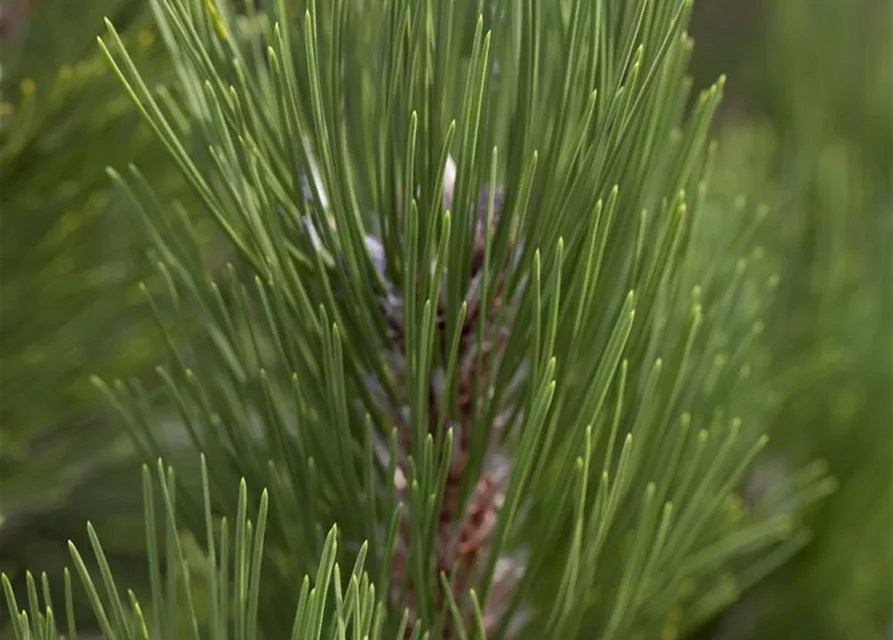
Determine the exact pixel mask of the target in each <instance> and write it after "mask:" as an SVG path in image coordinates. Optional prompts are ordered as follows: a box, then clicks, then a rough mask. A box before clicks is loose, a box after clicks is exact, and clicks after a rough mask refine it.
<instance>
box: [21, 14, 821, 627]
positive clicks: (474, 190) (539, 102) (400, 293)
mask: <svg viewBox="0 0 893 640" xmlns="http://www.w3.org/2000/svg"><path fill="white" fill-rule="evenodd" d="M272 4H274V6H272V7H268V8H267V11H266V12H264V11H259V10H256V9H255V7H253V6H252V4H251V3H247V6H246V7H244V8H243V9H244V10H237V7H236V6H235V5H234V4H233V3H229V2H225V1H221V2H216V3H215V2H211V1H210V0H205V1H203V2H198V0H153V2H152V3H151V6H152V11H153V13H154V17H155V19H156V21H157V25H158V30H159V34H160V36H161V38H162V39H163V40H164V42H165V44H166V45H167V49H168V53H169V56H170V60H171V61H172V64H173V68H174V71H175V74H176V80H175V82H173V83H171V84H170V85H169V86H167V87H165V88H164V89H159V88H158V87H156V86H154V84H153V83H150V82H147V80H146V76H145V74H144V72H143V71H142V70H141V69H140V68H139V67H138V66H137V65H136V64H135V62H134V58H133V56H132V54H131V52H130V50H129V49H130V48H129V47H127V46H126V45H125V44H124V42H123V41H122V39H121V37H120V36H119V34H118V32H117V31H116V29H115V27H114V26H113V24H112V23H111V22H109V23H107V26H108V35H107V36H106V37H105V38H103V39H102V40H101V42H100V46H101V49H102V51H103V52H104V54H105V55H106V57H107V58H108V61H109V62H110V64H111V65H112V68H113V69H114V70H115V72H116V73H117V74H118V76H119V78H120V80H121V82H122V83H123V85H124V87H125V88H126V91H127V93H128V94H129V95H130V98H131V100H132V101H133V103H134V104H135V105H136V107H137V109H138V110H139V112H140V113H141V114H142V116H143V118H144V120H145V122H146V123H148V125H149V126H150V127H151V129H152V130H153V131H154V133H155V134H156V136H157V139H158V141H159V142H160V144H161V145H163V147H164V148H165V149H166V150H167V153H168V156H169V160H167V162H168V163H169V165H171V166H173V167H176V168H177V169H178V170H179V172H180V174H181V176H182V178H183V180H184V182H185V184H186V185H188V187H189V189H190V191H189V193H188V194H182V196H181V197H180V198H175V197H173V196H171V195H170V194H168V193H165V191H164V190H163V189H162V188H161V185H160V184H158V183H157V181H156V180H153V179H152V176H151V175H147V174H145V173H143V169H142V167H137V166H131V167H128V168H126V169H124V168H122V167H119V168H118V169H113V170H111V171H110V175H111V178H112V180H113V182H114V183H115V184H116V185H117V186H118V188H119V189H120V193H121V194H123V197H124V198H125V199H126V202H127V204H128V208H129V209H130V210H131V211H132V212H134V213H136V218H138V219H139V220H140V221H142V222H143V223H144V224H145V229H146V231H147V234H148V236H149V237H150V238H151V242H152V247H153V254H152V257H153V259H154V261H155V264H156V265H157V277H156V278H155V279H153V280H149V281H147V284H146V286H145V288H144V289H145V291H146V293H147V294H148V307H149V308H150V309H151V310H152V313H153V315H154V317H155V319H156V320H157V324H158V328H159V330H160V333H161V335H162V336H163V338H164V342H165V344H166V346H167V358H168V362H167V363H166V365H165V366H163V367H160V368H159V369H158V372H157V383H154V384H151V386H150V384H149V383H147V382H146V381H144V380H142V381H136V380H132V381H126V382H125V381H120V380H106V381H103V380H101V379H99V378H97V379H96V384H97V386H98V387H99V388H100V389H102V390H103V391H104V392H105V395H106V396H107V398H108V400H109V403H110V404H111V406H113V407H114V408H115V409H116V411H117V413H118V416H119V418H120V422H121V424H122V425H123V426H125V427H126V428H127V431H128V433H129V434H130V435H131V437H132V440H133V442H134V443H135V444H136V446H137V447H138V449H139V451H140V453H141V455H142V457H143V458H144V459H145V461H146V466H145V467H144V472H143V481H144V490H143V498H144V502H145V522H146V533H147V547H148V558H149V573H148V577H149V580H148V581H149V583H150V590H149V591H150V593H149V596H148V598H146V599H142V601H143V602H144V603H145V604H143V605H141V604H139V603H138V602H137V598H136V596H134V595H133V592H130V593H129V594H128V596H127V597H124V596H123V588H124V586H125V585H122V584H120V583H119V584H116V581H115V579H114V578H113V574H112V571H111V570H110V569H109V567H108V564H107V562H106V561H105V557H104V556H105V554H104V552H103V549H102V545H101V544H100V542H99V537H98V536H97V534H96V533H95V531H94V530H93V528H92V527H91V528H90V529H89V534H90V543H91V547H92V549H91V551H92V555H94V556H95V557H96V559H97V561H98V565H99V571H98V572H97V571H91V570H90V569H89V568H88V564H87V560H88V558H87V556H86V554H84V549H78V548H77V547H76V546H74V545H71V553H72V556H73V559H74V569H75V572H76V573H78V576H79V577H80V578H81V580H82V581H83V583H84V584H85V585H86V587H87V593H88V597H89V600H90V602H91V604H92V605H93V609H94V613H95V617H96V620H97V623H98V625H99V628H100V630H101V632H102V633H103V635H104V636H105V637H110V638H117V637H162V638H168V637H175V636H176V634H177V629H179V630H180V632H181V633H183V634H185V635H187V636H189V637H205V636H208V637H214V638H218V637H226V636H228V635H229V634H235V635H237V636H238V637H256V636H258V635H262V636H263V637H270V638H275V637H286V636H288V634H289V633H290V634H291V637H295V638H305V637H309V638H317V637H321V636H322V635H323V634H325V635H327V636H328V635H337V636H338V637H340V636H341V635H342V634H344V635H346V634H347V633H353V634H356V635H357V636H360V635H363V636H365V635H369V636H373V637H381V636H384V637H401V636H409V637H421V636H422V634H426V633H427V634H429V637H432V638H440V637H443V638H464V637H508V638H526V637H531V638H533V637H543V636H548V637H604V638H629V637H632V638H637V637H643V638H645V637H655V636H657V637H663V638H672V637H676V636H677V635H681V634H687V633H690V632H691V631H693V630H695V629H697V628H699V627H700V626H701V625H703V624H704V623H705V622H706V621H708V620H710V619H711V618H712V617H713V616H715V615H716V614H717V613H718V612H720V611H722V610H723V609H724V608H725V607H727V606H728V605H729V604H730V603H731V602H733V601H734V600H735V599H736V597H737V596H738V594H739V593H740V592H741V591H742V590H743V589H746V588H747V587H749V586H750V585H753V584H755V583H756V582H757V581H759V580H760V579H761V578H763V577H764V576H766V575H767V574H769V573H770V572H771V571H772V570H773V569H774V568H776V567H777V566H778V565H780V564H781V563H783V562H784V561H785V560H786V559H787V558H789V557H790V556H791V555H792V554H794V553H795V552H796V551H797V550H799V549H800V548H801V547H802V546H803V544H804V543H805V542H806V539H807V537H808V535H807V532H806V531H805V530H804V528H803V527H802V523H801V522H800V520H799V513H800V512H801V511H802V510H803V509H804V508H806V507H807V506H809V503H810V502H812V501H815V500H818V499H820V498H822V497H823V496H824V495H825V494H826V493H827V492H828V491H829V490H830V489H831V487H832V484H831V483H830V481H829V480H828V479H827V478H825V477H824V471H823V470H822V469H821V468H819V467H816V466H807V467H806V468H805V469H804V470H803V471H802V473H798V474H795V477H794V480H793V481H792V482H790V483H786V484H784V485H782V486H781V487H780V488H779V489H778V490H776V491H774V492H768V493H762V494H761V493H760V492H748V491H747V490H746V489H747V483H746V482H745V481H746V479H747V478H748V473H749V470H751V469H752V468H753V462H754V460H755V458H756V457H757V455H758V454H759V452H760V451H761V449H762V448H763V447H764V446H765V444H766V436H767V434H766V430H767V428H768V427H769V425H770V424H772V422H773V419H774V417H775V416H777V414H778V411H779V406H780V403H781V402H782V399H780V398H779V397H778V394H777V393H776V390H775V389H773V388H772V385H771V382H772V381H773V377H772V376H771V375H768V373H770V372H773V371H775V370H776V368H777V364H778V363H777V354H776V353H775V352H774V350H773V349H771V348H768V346H769V345H768V344H767V342H766V341H765V333H766V331H765V329H766V322H767V321H770V320H771V318H772V317H773V316H772V314H771V310H772V300H773V296H774V293H775V291H776V289H777V287H778V286H779V273H778V267H779V264H780V262H781V261H780V255H779V254H776V253H774V252H772V251H767V250H766V249H765V248H761V247H758V246H757V244H756V241H755V238H756V237H758V236H759V235H760V233H761V231H762V230H763V229H764V226H765V225H767V224H770V223H772V220H771V216H770V215H769V212H768V211H767V210H766V209H760V208H757V209H754V208H751V207H750V206H749V205H747V204H746V202H744V201H739V202H730V200H731V199H730V198H728V197H727V195H728V194H727V193H725V192H722V193H716V191H715V190H713V189H711V184H712V183H711V177H712V175H713V174H712V168H713V163H714V159H715V155H716V148H715V147H714V146H712V145H711V144H710V140H709V125H710V121H711V118H712V116H713V113H714V111H715V109H716V108H717V105H718V103H719V100H720V98H721V93H722V88H723V80H720V81H719V82H718V83H717V84H716V85H714V86H712V87H710V88H708V89H707V90H705V91H703V92H702V93H700V94H699V95H698V96H696V97H695V98H694V99H693V100H691V101H690V100H689V92H690V91H691V89H692V86H691V82H690V81H689V80H687V78H686V72H687V68H688V61H689V56H690V54H691V48H692V42H691V39H690V38H689V37H688V35H687V33H686V25H687V23H688V19H689V13H690V9H691V5H690V3H689V2H679V1H677V0H651V1H648V0H637V1H635V2H628V3H608V2H584V1H582V0H561V1H558V2H553V3H540V2H537V1H536V0H527V1H526V2H520V3H499V2H496V3H492V4H491V5H486V6H483V5H482V4H481V3H472V2H467V1H464V0H458V1H457V2H453V3H434V2H410V1H409V0H393V1H391V2H365V3H360V2H346V1H344V0H333V1H331V2H318V3H315V2H311V3H309V6H308V7H302V8H301V10H297V9H296V7H295V6H293V5H295V4H296V3H287V2H285V0H281V1H279V2H276V3H272ZM178 195H180V194H178ZM209 220H210V221H213V223H214V224H215V226H216V230H217V231H218V232H219V235H220V237H221V238H222V241H224V242H225V243H226V244H227V245H228V246H230V247H231V252H230V253H229V255H228V261H227V262H226V263H224V264H221V261H220V260H218V259H216V254H215V256H214V257H209V253H208V248H207V238H206V234H205V233H204V231H203V230H204V228H205V224H206V222H207V221H209ZM156 285H161V286H156ZM171 416H176V418H175V420H177V421H178V422H179V425H180V429H179V430H171V429H169V428H162V427H161V425H163V424H169V423H170V422H171V420H172V418H171ZM179 434H183V435H182V437H180V436H179ZM200 454H201V455H200ZM162 459H163V460H164V461H167V462H168V463H170V462H172V461H176V468H177V469H178V473H177V474H175V473H174V471H173V468H172V467H169V466H167V465H166V464H165V462H162V461H161V460H162ZM194 461H200V464H199V465H198V466H197V468H196V467H195V466H193V465H194ZM184 480H185V481H184ZM159 503H160V504H159ZM159 507H160V508H159ZM182 528H185V529H186V530H187V531H189V532H190V534H191V536H192V538H185V537H183V536H182V535H181V534H180V531H181V529H182ZM159 537H160V539H159ZM193 538H194V540H195V541H197V543H198V545H199V547H200V549H199V550H193V549H192V548H191V546H190V545H191V544H192V543H191V542H190V540H191V539H193ZM345 563H348V564H347V565H345ZM345 566H350V567H351V569H350V570H349V571H350V576H349V577H347V576H343V575H342V574H343V573H344V567H345ZM304 576H307V577H304ZM302 577H303V578H304V579H303V582H301V581H300V580H299V578H302ZM345 578H346V579H345ZM72 583H73V581H72V579H71V576H70V575H69V574H66V583H65V590H64V593H65V594H66V598H65V600H66V602H65V607H64V609H65V610H67V611H68V612H71V611H73V609H72V605H71V603H70V602H69V601H70V600H72V599H73V598H72V597H70V596H69V594H71V593H72V589H73V586H72ZM4 588H5V591H6V596H7V600H8V605H9V610H10V611H12V612H19V611H20V605H19V604H18V603H17V602H16V601H15V594H14V592H13V589H12V587H11V585H10V583H9V581H8V580H4ZM42 591H43V594H42V596H43V603H42V604H41V602H40V600H41V599H40V598H39V597H38V585H37V584H36V583H35V582H34V581H33V580H30V581H29V588H28V607H29V612H28V613H21V614H17V615H16V616H14V624H15V628H16V632H17V637H28V632H29V630H30V632H31V633H33V634H40V635H41V636H42V637H43V636H46V637H49V636H50V635H53V636H55V635H58V634H57V633H56V625H58V629H59V630H63V631H64V632H66V633H68V635H69V636H70V637H74V628H75V626H76V621H75V620H74V619H73V616H72V615H67V614H66V615H63V614H61V613H59V612H61V611H63V608H58V609H53V608H52V607H51V604H50V602H49V600H50V595H49V594H50V588H49V585H48V584H46V585H45V586H44V587H43V589H42ZM63 617H65V618H66V620H65V621H64V622H63V621H62V620H61V618H63ZM57 618H58V621H57Z"/></svg>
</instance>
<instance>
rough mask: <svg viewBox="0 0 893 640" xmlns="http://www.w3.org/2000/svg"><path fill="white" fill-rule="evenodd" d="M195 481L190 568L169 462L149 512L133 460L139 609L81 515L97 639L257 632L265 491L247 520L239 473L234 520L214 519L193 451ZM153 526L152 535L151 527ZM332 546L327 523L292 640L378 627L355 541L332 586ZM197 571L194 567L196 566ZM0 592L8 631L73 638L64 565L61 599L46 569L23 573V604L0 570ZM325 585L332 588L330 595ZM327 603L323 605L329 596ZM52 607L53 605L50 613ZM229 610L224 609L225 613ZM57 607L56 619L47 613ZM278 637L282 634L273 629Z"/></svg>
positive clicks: (146, 477)
mask: <svg viewBox="0 0 893 640" xmlns="http://www.w3.org/2000/svg"><path fill="white" fill-rule="evenodd" d="M202 479H203V490H204V493H203V495H204V497H205V501H204V520H205V528H206V532H207V536H208V537H207V542H206V544H207V548H208V557H207V564H206V565H205V566H202V567H201V568H200V571H198V572H196V570H195V567H194V566H191V565H190V563H189V562H188V561H187V558H188V551H187V550H186V549H184V544H183V542H182V541H181V539H180V535H179V531H180V529H179V527H178V524H177V507H176V504H177V493H176V478H175V475H174V472H173V469H171V468H167V469H165V467H164V466H163V465H162V463H161V461H160V460H159V462H158V467H157V474H156V481H157V487H158V488H159V489H160V490H161V498H162V503H163V505H164V506H163V510H162V513H161V514H160V516H161V517H160V518H159V514H158V513H157V504H156V503H157V501H158V500H157V498H156V497H155V491H156V488H155V486H154V485H155V483H154V482H153V479H152V475H151V472H150V471H149V468H148V467H144V468H143V497H144V501H145V519H146V536H147V540H148V542H149V544H148V560H149V575H150V582H151V595H152V599H151V602H152V606H151V608H149V609H144V608H143V607H142V606H141V605H140V603H139V601H138V600H137V597H136V595H135V593H134V592H133V591H132V590H130V589H128V590H127V596H126V598H125V597H123V596H122V594H121V587H119V586H118V585H117V584H116V581H115V578H114V576H113V575H112V572H111V569H110V567H109V563H108V560H107V559H106V557H105V553H104V551H103V549H102V544H101V542H100V541H99V537H98V536H97V535H96V532H95V530H94V529H93V527H92V525H90V524H88V525H87V529H88V531H89V537H90V545H91V547H92V551H93V554H95V556H96V560H97V563H98V566H99V574H100V575H99V577H98V578H97V577H96V576H95V573H91V571H90V570H89V569H88V567H87V564H86V563H85V562H84V560H83V559H82V557H81V553H80V552H79V551H78V549H77V547H76V546H75V545H74V544H72V543H69V549H70V551H71V554H72V558H73V559H74V565H75V569H76V571H77V573H78V576H79V577H80V579H81V580H82V581H83V582H84V584H85V585H86V587H87V593H88V595H89V599H90V602H91V604H92V606H93V611H94V613H95V615H96V617H97V619H98V621H99V626H100V629H101V631H102V634H103V637H105V638H138V637H139V638H148V637H150V636H149V634H148V629H149V628H152V629H153V630H154V632H155V633H157V634H160V637H164V638H174V637H177V635H178V633H184V634H186V635H191V636H192V637H195V636H196V635H197V634H198V632H199V629H201V630H202V632H203V633H204V634H206V635H207V637H210V638H229V637H234V638H253V637H255V636H256V631H257V617H256V613H257V610H258V606H259V602H258V600H259V595H260V581H261V565H262V562H263V552H264V538H265V530H266V522H267V508H268V507H267V505H268V502H267V493H266V492H263V493H262V494H261V496H260V500H259V504H260V507H259V511H258V513H257V516H256V518H255V519H254V520H252V519H249V517H248V514H247V511H246V504H247V490H246V487H245V482H244V481H243V482H242V483H241V484H240V486H239V499H238V508H237V516H236V519H235V520H233V521H231V522H232V524H229V522H228V521H227V519H226V518H225V517H224V518H222V519H216V518H215V517H214V516H213V515H212V513H211V505H210V498H209V491H208V475H207V468H206V467H205V465H204V460H202ZM159 529H161V530H162V531H163V535H162V536H161V540H160V544H159V540H158V530H159ZM337 554H338V543H337V536H336V530H335V529H334V528H333V529H332V530H331V531H330V532H329V534H328V535H327V536H326V539H325V544H324V546H323V549H322V555H321V559H320V565H319V571H318V573H317V574H316V576H315V581H314V587H313V588H311V587H310V579H309V577H307V578H305V579H304V582H303V583H302V584H303V586H302V591H301V597H300V600H299V602H298V605H297V611H296V613H295V618H294V625H293V627H292V631H291V635H290V637H291V638H293V639H298V638H300V639H304V638H311V639H316V638H322V637H324V636H323V633H325V634H326V636H325V637H333V636H335V635H336V634H337V636H338V637H346V636H345V634H346V633H352V634H359V635H360V636H361V637H370V638H377V637H379V636H380V627H378V626H377V621H380V614H381V607H380V605H378V604H377V603H376V601H375V589H374V587H372V586H371V584H370V580H369V577H368V575H367V574H366V573H364V572H363V558H364V557H365V554H366V549H365V547H364V548H362V549H361V550H360V554H359V556H358V557H357V560H356V562H355V564H354V566H353V569H352V571H351V572H350V574H349V575H348V576H345V577H346V581H347V584H346V587H345V588H344V590H343V591H342V587H341V571H340V568H339V566H338V563H337V562H336V560H335V558H336V556H337ZM197 573H198V575H196V574H197ZM2 580H3V591H4V593H5V595H6V600H7V606H8V608H9V609H8V610H9V611H12V612H16V615H15V616H14V617H13V631H14V634H15V637H16V638H58V637H60V635H59V634H60V630H64V631H66V632H67V634H68V637H69V638H75V637H77V621H76V619H75V617H74V615H73V613H72V611H73V605H72V602H73V598H74V596H73V588H72V580H71V574H70V572H69V571H68V569H66V570H65V587H64V591H63V593H64V603H65V604H64V606H61V607H58V608H54V607H53V598H52V590H51V588H50V583H49V580H48V579H47V576H46V574H43V575H42V576H41V579H40V591H38V586H37V581H36V580H35V579H34V578H33V576H32V575H31V574H30V573H29V574H28V577H27V583H28V589H27V591H28V608H27V609H20V607H19V604H18V602H17V601H16V597H15V593H14V592H13V589H12V586H11V584H10V582H9V580H8V579H7V578H6V576H5V575H4V576H3V578H2ZM329 585H331V588H332V591H333V593H332V594H331V595H330V594H329V593H328V591H329ZM201 586H204V587H205V589H206V592H207V599H208V603H207V606H208V608H209V610H210V617H209V623H208V625H207V626H204V625H202V624H201V623H200V622H199V617H198V615H197V614H196V611H198V610H199V606H200V604H199V603H198V602H196V601H195V594H196V593H199V591H198V589H197V587H199V588H200V587H201ZM330 597H331V598H332V599H333V600H334V606H333V607H332V608H331V609H327V603H328V602H329V600H328V599H329V598H330ZM57 612H62V614H61V615H60V614H59V613H57ZM230 613H231V615H230ZM57 616H59V617H58V619H57ZM283 637H285V636H283Z"/></svg>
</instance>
